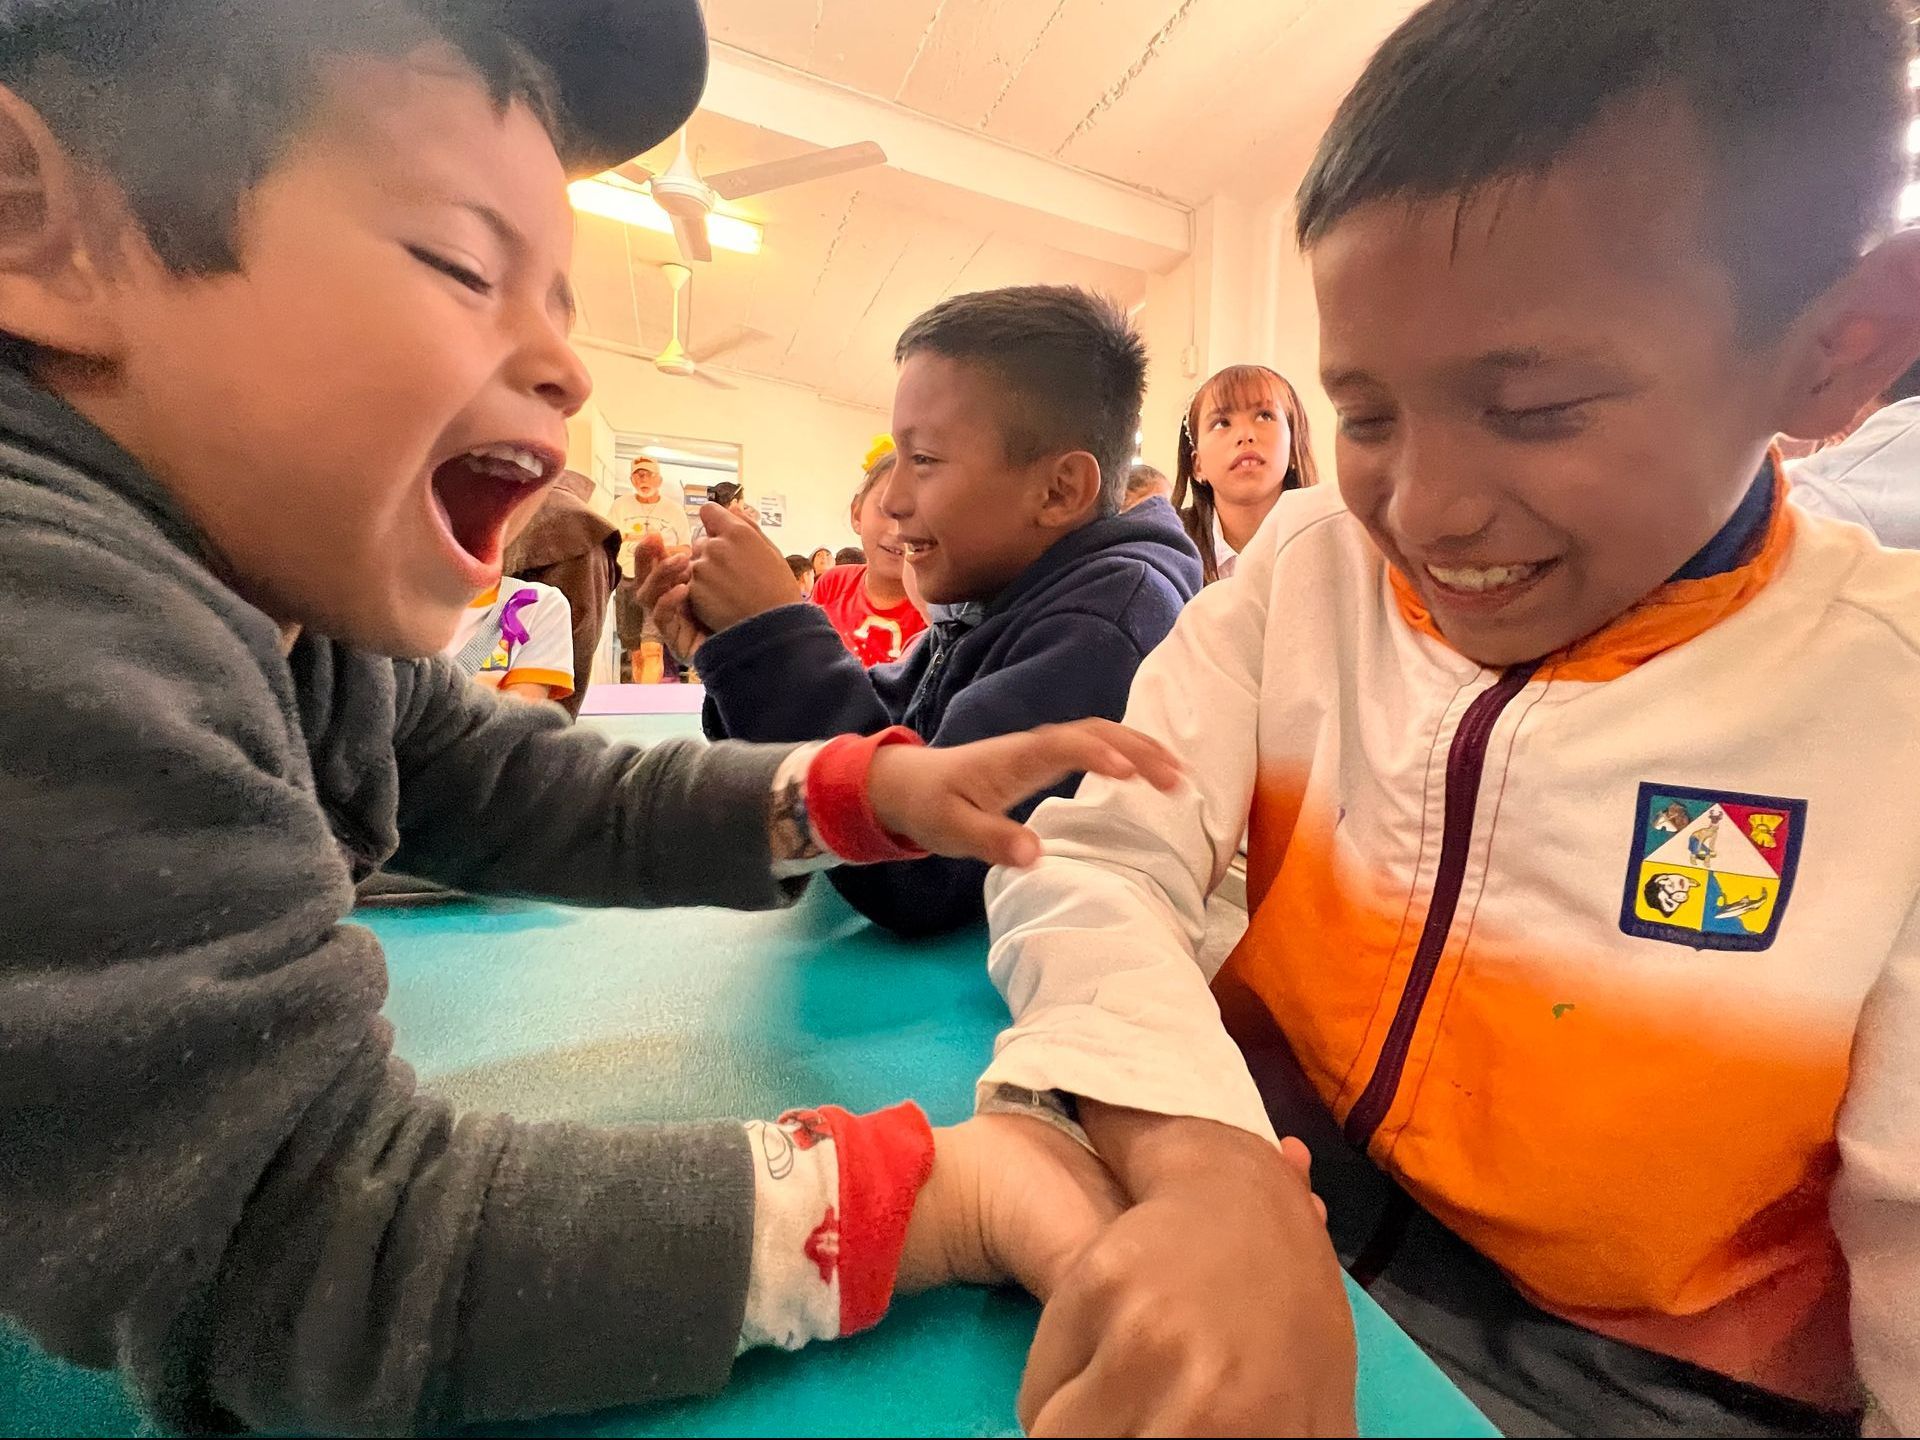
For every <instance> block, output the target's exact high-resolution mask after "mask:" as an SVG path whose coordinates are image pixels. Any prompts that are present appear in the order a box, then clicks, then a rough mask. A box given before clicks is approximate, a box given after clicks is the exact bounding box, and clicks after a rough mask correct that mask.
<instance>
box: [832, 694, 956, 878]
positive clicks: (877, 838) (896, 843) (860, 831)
mask: <svg viewBox="0 0 1920 1440" xmlns="http://www.w3.org/2000/svg"><path fill="white" fill-rule="evenodd" d="M926 743H927V742H926V741H924V740H922V739H921V738H920V737H919V736H918V735H916V734H914V733H913V731H911V730H909V729H907V728H906V727H905V726H904V725H895V726H894V727H893V728H892V729H890V730H882V731H881V732H880V733H879V734H878V735H842V736H840V737H839V738H838V739H837V740H829V741H828V742H827V743H826V745H825V746H824V747H823V748H822V749H821V751H820V753H819V754H818V755H816V756H814V757H813V763H812V764H811V765H809V766H808V767H807V821H808V823H809V824H810V825H811V826H812V827H813V833H814V835H815V836H816V837H818V839H819V841H820V843H821V844H822V845H824V846H825V847H826V848H827V849H828V850H830V851H832V852H833V853H834V854H835V855H838V856H839V857H840V858H841V859H842V860H845V861H846V862H848V863H849V864H852V865H878V864H880V863H882V862H883V861H887V860H924V859H926V857H927V852H926V851H925V850H922V849H921V848H920V847H919V846H917V845H915V844H914V843H913V842H912V841H911V840H904V839H902V838H901V837H899V836H898V835H892V834H889V833H888V832H887V830H886V828H885V827H884V826H882V825H881V823H880V818H879V817H878V816H877V815H875V814H874V813H873V801H872V799H871V798H870V797H869V795H868V793H867V778H868V776H869V775H870V774H871V773H872V770H873V757H874V756H875V755H877V754H879V753H880V749H881V747H882V746H884V745H924V744H926Z"/></svg>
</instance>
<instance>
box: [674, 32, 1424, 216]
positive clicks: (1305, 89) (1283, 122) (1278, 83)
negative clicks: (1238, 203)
mask: <svg viewBox="0 0 1920 1440" xmlns="http://www.w3.org/2000/svg"><path fill="white" fill-rule="evenodd" d="M1415 4H1416V0H708V6H707V23H708V26H709V28H710V29H711V31H712V35H713V38H714V40H716V41H718V42H720V43H722V44H724V45H731V46H735V47H737V48H739V49H741V50H746V51H749V52H751V53H752V54H755V55H759V56H763V57H765V58H766V59H769V60H774V61H778V62H780V63H781V64H783V65H788V66H791V67H793V68H795V69H797V70H801V71H805V72H807V73H809V74H812V75H817V76H819V77H820V78H822V79H825V80H829V81H832V82H834V83H836V84H839V85H844V86H846V87H848V88H849V89H853V90H857V91H861V92H863V93H865V94H868V95H872V96H876V97H878V98H880V99H884V100H890V101H894V102H896V103H898V104H900V105H902V106H905V107H906V108H908V109H910V110H915V111H919V112H920V113H922V114H925V115H931V116H935V117H937V118H939V119H942V120H946V121H949V122H951V123H953V124H955V125H960V126H965V127H968V128H970V129H974V130H978V131H981V132H983V133H985V134H987V135H991V136H993V137H994V138H996V139H999V140H1004V141H1006V142H1008V143H1010V144H1013V145H1016V146H1018V147H1020V148H1021V149H1024V150H1028V151H1032V152H1033V153H1035V154H1039V155H1046V156H1050V157H1052V158H1054V159H1057V160H1060V161H1063V162H1065V163H1067V164H1070V165H1074V166H1077V167H1079V168H1081V169H1084V170H1089V171H1092V172H1094V173H1096V174H1100V175H1106V176H1109V177H1111V178H1113V179H1115V180H1119V181H1122V182H1124V183H1126V184H1129V185H1136V186H1140V187H1143V188H1145V189H1149V190H1153V191H1156V192H1158V193H1161V194H1164V195H1168V196H1171V197H1173V198H1175V199H1178V200H1181V201H1184V202H1185V203H1187V204H1190V205H1197V204H1199V203H1201V202H1203V201H1205V200H1207V199H1209V198H1211V197H1212V196H1213V195H1215V194H1218V193H1221V192H1235V193H1265V192H1266V191H1268V190H1270V188H1271V178H1272V175H1273V173H1274V167H1273V165H1272V163H1270V162H1271V161H1273V160H1275V159H1276V158H1280V157H1285V158H1288V159H1291V158H1292V157H1294V156H1296V155H1298V154H1299V153H1300V152H1301V151H1302V150H1303V149H1304V148H1305V147H1306V146H1309V145H1311V144H1312V143H1313V141H1314V140H1316V139H1317V138H1318V135H1319V131H1320V129H1321V128H1322V126H1323V125H1324V123H1325V120H1326V118H1327V117H1328V116H1329V115H1330V114H1331V113H1332V111H1333V107H1334V105H1335V104H1336V103H1337V102H1338V99H1339V97H1340V95H1342V94H1343V93H1345V91H1346V89H1347V87H1348V86H1349V85H1350V84H1351V83H1352V81H1353V79H1354V77H1355V76H1356V75H1357V74H1358V73H1359V69H1360V66H1361V65H1362V64H1363V63H1364V61H1365V59H1366V57H1367V55H1369V54H1370V53H1371V52H1372V50H1373V48H1374V46H1376V45H1378V44H1379V42H1380V41H1381V40H1382V39H1384V38H1385V36H1386V34H1387V32H1388V31H1389V30H1390V29H1391V28H1392V27H1393V26H1394V25H1395V24H1397V23H1398V22H1399V21H1400V20H1401V19H1402V18H1404V17H1405V16H1406V15H1407V14H1408V13H1410V12H1411V11H1412V10H1413V9H1414V8H1415ZM1304 132H1310V133H1304Z"/></svg>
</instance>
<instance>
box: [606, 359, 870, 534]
mask: <svg viewBox="0 0 1920 1440" xmlns="http://www.w3.org/2000/svg"><path fill="white" fill-rule="evenodd" d="M580 357H581V359H583V360H584V361H586V364H587V369H588V370H589V371H591V372H592V374H593V380H594V395H593V402H592V403H593V407H594V408H595V409H597V410H598V411H599V413H600V415H601V416H602V417H603V420H604V424H605V425H606V427H608V429H609V430H610V431H612V432H619V433H631V432H635V431H644V432H647V433H650V434H656V435H672V436H678V437H681V438H684V439H690V440H723V441H729V442H732V443H733V444H737V445H739V446H740V447H741V456H740V474H741V479H742V480H743V481H744V482H745V484H746V487H747V494H748V496H749V497H758V496H761V495H768V494H773V495H784V496H786V500H787V518H786V524H785V525H784V526H782V527H781V528H780V529H778V530H769V531H768V532H767V534H768V538H769V539H771V540H772V541H773V542H774V543H775V544H777V545H778V546H779V547H780V549H781V550H782V551H785V552H787V553H790V554H806V553H808V552H810V551H812V550H813V549H815V548H816V547H818V546H821V545H824V546H826V547H827V548H828V549H830V550H838V549H839V548H840V547H841V546H843V545H852V544H855V543H857V541H858V537H857V536H856V535H855V534H854V533H853V529H852V527H851V526H850V525H849V524H848V521H847V507H848V504H849V503H850V502H851V500H852V499H853V492H854V491H855V489H857V488H858V486H859V483H860V461H861V458H862V457H863V456H865V454H866V453H867V447H868V446H869V445H871V444H872V443H873V438H874V436H876V435H879V434H882V433H884V432H885V431H886V430H887V429H888V428H889V426H890V424H891V420H890V417H889V416H888V415H887V414H886V413H885V412H884V411H880V410H869V409H865V408H863V407H859V406H854V405H847V404H843V403H841V402H839V401H834V400H826V399H823V398H821V397H820V396H819V395H816V394H814V393H813V392H812V391H810V390H805V389H802V388H800V387H799V386H795V385H786V384H782V383H780V382H778V381H774V380H762V379H760V378H758V377H756V376H752V375H738V374H734V373H732V372H728V373H727V375H726V378H727V379H728V380H730V381H732V382H733V383H734V384H736V385H738V386H739V388H738V389H737V390H722V389H720V388H719V387H717V386H714V385H708V384H705V383H703V382H701V381H699V380H692V379H680V378H678V377H675V376H670V375H663V374H661V373H660V372H659V371H658V370H656V369H654V368H653V366H652V365H651V364H650V363H649V362H647V361H645V360H636V359H632V358H630V357H628V356H625V355H617V354H613V353H611V352H609V351H605V350H598V349H588V348H584V347H583V348H582V349H581V351H580ZM581 428H582V427H581V426H580V425H579V424H578V423H576V425H575V427H574V429H575V445H576V447H578V446H579V444H580V434H579V432H580V430H581ZM590 428H594V429H597V428H598V427H597V426H590ZM610 448H611V447H610V446H609V449H610ZM573 463H574V467H575V468H576V469H579V468H582V467H581V465H580V463H579V456H578V454H577V453H576V455H575V457H574V460H573ZM589 473H591V472H589Z"/></svg>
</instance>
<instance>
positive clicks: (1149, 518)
mask: <svg viewBox="0 0 1920 1440" xmlns="http://www.w3.org/2000/svg"><path fill="white" fill-rule="evenodd" d="M895 359H896V360H897V361H898V362H899V364H900V367H901V368H900V383H899V388H898V391H897V393H896V394H895V397H894V409H893V431H894V439H895V441H896V443H897V444H898V446H899V454H900V463H899V464H898V465H896V466H895V467H894V471H893V474H892V476H891V477H890V478H889V479H888V480H886V481H885V482H884V484H885V486H886V491H885V494H884V496H883V499H882V504H883V506H884V508H885V510H886V513H887V515H888V517H889V518H890V519H891V520H892V521H893V522H894V523H895V525H896V526H897V527H898V540H899V544H900V546H901V548H902V550H903V551H904V552H905V554H906V556H907V560H908V564H909V567H910V570H911V573H912V577H913V579H914V580H915V581H916V582H917V584H918V587H919V590H920V593H921V595H922V596H923V597H924V599H925V601H926V602H927V604H928V605H929V607H930V619H931V621H932V624H931V627H930V629H929V631H928V633H927V636H926V638H924V639H923V640H921V641H920V642H919V643H918V644H916V645H915V646H914V648H913V649H912V650H910V651H909V652H908V653H907V654H906V656H905V657H903V658H902V659H901V660H900V661H899V662H898V663H896V664H892V665H886V666H881V667H878V668H876V669H874V670H871V671H867V670H863V669H862V668H861V666H860V662H859V661H858V660H857V659H856V658H855V657H854V656H852V655H850V654H848V653H847V650H846V647H845V646H844V645H843V644H842V643H841V642H840V638H839V636H837V635H836V634H835V633H834V630H833V626H832V625H831V624H829V623H828V621H827V617H826V615H825V614H824V613H823V612H821V611H820V610H819V609H818V607H816V606H810V605H803V604H795V603H793V578H792V576H791V575H790V574H788V572H787V567H786V562H785V560H784V559H782V558H781V557H780V555H779V553H778V552H777V551H776V550H775V549H774V548H773V547H772V546H771V545H770V544H768V543H767V542H766V540H765V539H764V538H762V537H761V535H760V534H759V532H758V531H757V530H755V529H754V528H753V526H752V525H751V524H749V523H748V522H745V521H742V520H738V519H737V518H736V517H733V516H729V515H725V514H719V513H714V511H715V507H712V506H709V507H708V513H706V514H705V515H703V516H702V522H703V523H704V525H705V526H706V529H707V538H706V540H705V542H704V544H703V545H702V546H700V547H699V548H698V550H697V553H696V554H695V555H694V556H693V557H691V558H690V559H680V560H675V561H665V560H663V559H661V557H660V555H659V554H658V552H657V551H656V552H652V558H653V561H654V564H653V568H652V573H651V574H650V575H649V576H648V577H647V580H646V582H645V583H644V585H643V586H642V591H641V593H642V598H643V599H644V600H646V601H647V602H649V603H651V604H653V606H654V609H655V614H656V616H657V618H658V619H659V621H660V624H661V629H662V631H663V633H664V634H665V635H666V636H667V638H668V641H669V643H671V644H673V645H674V646H675V648H676V650H677V652H678V653H679V654H680V655H681V656H682V658H687V657H688V656H690V655H691V654H692V653H693V652H694V651H695V650H697V651H698V665H699V669H700V675H701V678H702V679H703V680H704V681H705V682H706V685H707V706H706V728H707V733H708V734H709V735H710V736H712V737H713V738H715V739H719V738H721V737H728V738H732V739H739V740H761V741H772V740H786V741H797V740H810V739H816V738H825V737H828V736H832V735H837V734H843V733H847V732H858V733H862V734H872V733H874V732H877V731H881V730H884V729H886V728H887V727H889V726H892V725H903V726H906V727H907V728H909V729H911V730H913V731H915V732H916V733H918V734H919V735H920V736H922V737H923V738H925V739H926V740H927V741H929V742H930V743H932V744H934V745H960V744H964V743H966V742H967V741H970V740H979V739H983V738H985V737H987V736H992V735H1003V734H1006V733H1008V732H1010V731H1015V730H1024V729H1028V728H1030V727H1032V726H1035V725H1043V724H1047V723H1050V722H1062V721H1069V720H1078V719H1082V718H1085V717H1087V716H1104V717H1107V718H1109V719H1114V720H1117V719H1119V718H1120V717H1121V715H1122V714H1123V713H1124V712H1125V710H1126V705H1127V691H1128V689H1129V688H1130V687H1131V685H1132V683H1133V674H1134V670H1135V669H1136V668H1137V667H1138V665H1139V663H1140V661H1141V660H1142V659H1143V658H1144V657H1145V656H1146V654H1147V653H1148V652H1149V651H1150V650H1152V649H1153V648H1154V647H1155V646H1156V645H1158V644H1159V643H1160V641H1161V640H1163V639H1164V638H1165V637H1166V635H1167V633H1168V632H1169V631H1170V630H1171V629H1172V628H1173V622H1174V620H1175V618H1176V617H1177V616H1178V615H1179V613H1180V610H1181V608H1182V607H1183V606H1184V605H1185V604H1186V602H1187V601H1188V600H1190V599H1191V598H1192V597H1193V596H1194V594H1195V593H1196V592H1197V591H1198V590H1199V588H1200V562H1199V557H1198V555H1197V554H1196V553H1195V551H1194V548H1193V546H1192V544H1191V543H1189V541H1188V540H1187V537H1186V535H1185V533H1184V532H1183V531H1182V529H1181V527H1180V522H1179V520H1178V518H1177V517H1176V516H1175V515H1174V513H1173V510H1172V509H1171V507H1169V506H1168V505H1167V504H1166V503H1165V502H1164V501H1154V502H1150V503H1148V504H1145V505H1141V506H1138V507H1136V508H1135V509H1133V510H1131V511H1129V512H1127V513H1126V514H1124V515H1123V514H1121V513H1120V506H1121V501H1122V499H1123V497H1124V494H1125V490H1126V483H1127V474H1128V470H1129V468H1130V464H1131V461H1132V459H1133V453H1134V443H1135V436H1136V434H1137V433H1138V430H1139V425H1140V402H1141V397H1142V394H1143V392H1144V390H1145V388H1146V368H1147V367H1146V353H1145V349H1144V347H1143V346H1142V345H1141V343H1140V339H1139V337H1138V336H1137V335H1136V334H1135V333H1134V330H1133V327H1132V325H1131V324H1130V323H1129V321H1128V320H1127V317H1126V316H1125V315H1124V314H1123V313H1121V312H1120V311H1119V310H1118V309H1117V308H1116V307H1115V306H1114V305H1112V304H1111V303H1110V302H1108V301H1106V300H1103V299H1101V298H1099V297H1096V296H1093V295H1090V294H1088V293H1086V292H1085V291H1083V290H1078V289H1072V288H1068V287H1058V286H1028V287H1022V288H1017V289H1009V290H994V291H987V292H983V293H981V294H976V295H962V296H958V297H956V298H954V299H952V300H948V301H946V302H945V303H943V304H941V305H939V306H937V307H935V308H934V309H933V310H930V311H928V312H927V313H926V314H925V315H923V316H921V317H920V318H919V319H918V320H916V321H914V323H913V324H912V325H910V326H909V327H908V328H907V331H906V333H905V334H904V335H902V336H901V337H900V343H899V346H898V348H897V350H896V351H895ZM647 553H648V552H643V555H642V558H641V560H640V561H639V562H637V563H640V564H643V565H644V564H645V563H646V560H645V555H646V554H647ZM1076 783H1077V779H1076V780H1069V781H1068V782H1067V783H1065V784H1064V785H1062V786H1060V787H1059V788H1058V789H1056V790H1053V791H1049V792H1047V793H1048V794H1071V793H1072V792H1073V789H1074V786H1075V784H1076ZM1044 798H1046V797H1045V796H1044V795H1042V796H1036V797H1035V798H1034V799H1033V800H1032V801H1030V802H1029V803H1028V806H1027V808H1026V810H1023V811H1021V812H1019V814H1020V816H1021V818H1023V819H1024V818H1025V815H1026V814H1027V813H1028V812H1030V811H1031V809H1032V808H1033V806H1035V805H1037V804H1039V802H1040V800H1042V799H1044ZM832 879H833V884H834V885H835V887H836V888H838V889H839V891H840V893H841V894H842V895H844V896H846V898H847V900H848V901H849V902H850V903H851V904H852V905H853V906H854V907H855V908H856V909H858V910H859V911H860V912H861V913H862V914H864V915H866V916H868V917H869V918H871V919H873V920H875V921H876V922H878V923H879V924H881V925H884V926H886V927H887V928H888V929H890V930H894V931H897V932H899V933H901V934H905V935H927V934H933V933H936V932H938V931H941V930H948V929H952V928H954V927H955V926H959V925H965V924H969V923H972V922H974V921H977V920H979V919H981V918H982V916H983V915H984V913H985V911H984V905H983V902H982V899H981V893H982V888H983V886H984V883H985V880H986V867H985V866H984V865H981V864H978V863H976V862H972V861H952V860H945V859H937V858H936V859H911V860H909V859H903V860H900V861H897V862H895V863H892V864H884V865H875V866H871V867H868V868H866V869H863V870H860V871H857V872H856V871H840V872H836V873H835V874H834V875H833V877H832Z"/></svg>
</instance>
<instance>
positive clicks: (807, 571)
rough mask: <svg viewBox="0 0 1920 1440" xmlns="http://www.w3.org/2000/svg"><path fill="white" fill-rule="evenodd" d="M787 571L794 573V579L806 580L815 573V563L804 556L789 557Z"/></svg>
mask: <svg viewBox="0 0 1920 1440" xmlns="http://www.w3.org/2000/svg"><path fill="white" fill-rule="evenodd" d="M787 569H789V570H791V571H792V572H793V578H794V579H796V580H804V579H806V578H807V576H809V575H811V574H812V573H813V562H812V561H811V560H809V559H807V557H806V556H804V555H789V556H787Z"/></svg>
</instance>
